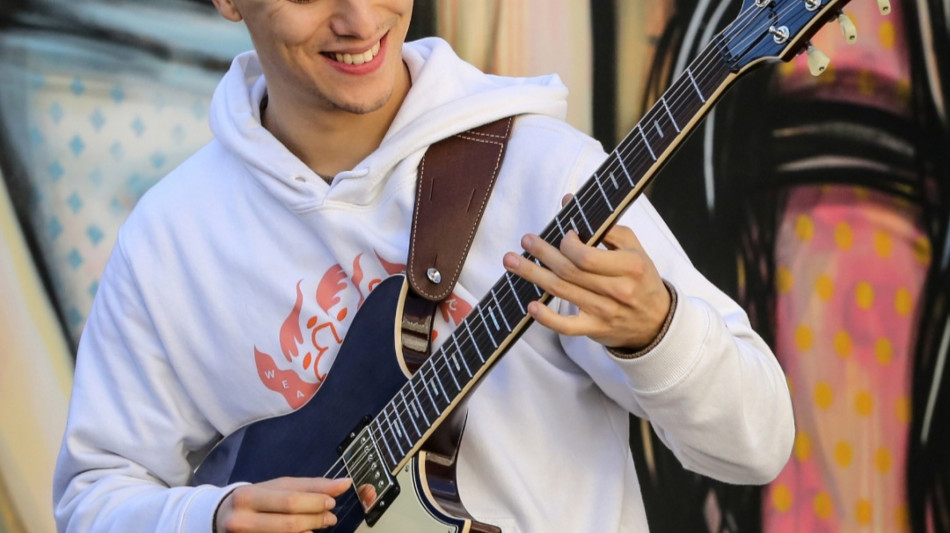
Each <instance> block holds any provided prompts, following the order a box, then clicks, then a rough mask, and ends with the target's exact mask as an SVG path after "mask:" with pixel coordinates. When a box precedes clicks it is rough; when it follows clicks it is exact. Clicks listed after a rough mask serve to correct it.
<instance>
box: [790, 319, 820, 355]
mask: <svg viewBox="0 0 950 533" xmlns="http://www.w3.org/2000/svg"><path fill="white" fill-rule="evenodd" d="M814 341H815V337H814V335H813V334H812V332H811V328H810V327H808V326H806V325H804V324H802V325H801V326H798V328H797V329H796V330H795V346H797V347H798V349H799V350H800V351H802V352H807V351H808V350H810V349H811V347H812V344H814Z"/></svg>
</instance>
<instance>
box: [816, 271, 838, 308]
mask: <svg viewBox="0 0 950 533" xmlns="http://www.w3.org/2000/svg"><path fill="white" fill-rule="evenodd" d="M815 292H817V293H818V297H819V298H821V299H822V300H823V301H825V302H827V301H829V300H831V297H832V295H834V293H835V282H834V281H832V280H831V276H829V275H828V274H822V275H820V276H818V279H817V280H815Z"/></svg>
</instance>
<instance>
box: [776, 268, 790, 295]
mask: <svg viewBox="0 0 950 533" xmlns="http://www.w3.org/2000/svg"><path fill="white" fill-rule="evenodd" d="M794 281H795V280H794V277H793V276H792V271H791V270H789V269H788V268H786V267H778V272H776V273H775V287H776V288H777V289H778V292H779V294H788V293H789V292H791V291H792V286H793V285H794Z"/></svg>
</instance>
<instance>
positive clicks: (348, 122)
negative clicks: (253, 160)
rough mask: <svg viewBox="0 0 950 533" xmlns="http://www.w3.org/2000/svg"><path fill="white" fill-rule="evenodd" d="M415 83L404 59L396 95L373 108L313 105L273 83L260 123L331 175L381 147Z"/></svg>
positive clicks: (314, 166) (312, 165)
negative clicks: (275, 87) (352, 109)
mask: <svg viewBox="0 0 950 533" xmlns="http://www.w3.org/2000/svg"><path fill="white" fill-rule="evenodd" d="M410 83H411V82H410V78H409V71H408V68H406V67H405V65H403V69H402V71H401V73H400V75H399V76H398V77H397V80H396V83H395V86H394V88H393V93H392V96H391V97H390V98H389V100H388V101H387V102H386V104H384V105H383V106H382V107H380V108H379V109H376V110H374V111H371V112H369V113H351V112H348V111H343V110H339V109H327V108H326V106H322V105H315V104H309V105H308V103H306V102H303V103H301V102H300V99H299V98H298V99H295V98H293V97H291V95H288V94H284V93H280V92H277V91H274V90H271V89H270V88H268V95H267V103H266V106H262V110H261V123H262V124H263V126H264V128H266V129H267V130H268V131H269V132H270V133H271V134H272V135H273V136H274V137H275V138H276V139H277V140H278V141H280V142H281V144H283V145H284V146H286V147H287V149H288V150H290V151H291V152H292V153H293V154H294V155H296V156H297V157H298V158H300V160H301V161H303V162H304V164H306V165H307V166H308V167H310V168H311V169H312V170H313V171H314V172H316V173H317V174H318V175H320V176H323V177H324V179H327V178H329V179H330V180H332V177H333V176H335V175H336V174H338V173H339V172H342V171H345V170H350V169H352V168H353V167H355V166H356V165H357V164H358V163H359V162H360V161H362V160H363V159H365V158H366V157H367V156H368V155H369V154H371V153H372V152H374V151H375V150H376V149H377V148H378V147H379V145H380V143H381V142H382V140H383V137H384V136H385V135H386V132H387V131H388V130H389V126H390V125H391V124H392V121H393V119H394V118H395V117H396V113H397V112H398V111H399V108H400V106H401V105H402V102H403V100H404V99H405V97H406V94H407V93H408V92H409V87H410Z"/></svg>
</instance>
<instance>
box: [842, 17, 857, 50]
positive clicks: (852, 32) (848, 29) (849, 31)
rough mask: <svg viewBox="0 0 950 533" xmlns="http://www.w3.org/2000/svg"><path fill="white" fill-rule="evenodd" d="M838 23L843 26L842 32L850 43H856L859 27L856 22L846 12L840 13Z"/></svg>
mask: <svg viewBox="0 0 950 533" xmlns="http://www.w3.org/2000/svg"><path fill="white" fill-rule="evenodd" d="M838 25H839V26H841V33H843V34H844V38H845V40H846V41H847V43H848V44H854V43H855V42H856V41H857V40H858V29H857V28H856V27H855V26H854V22H852V21H851V19H850V18H849V17H848V15H845V14H844V13H838Z"/></svg>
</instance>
